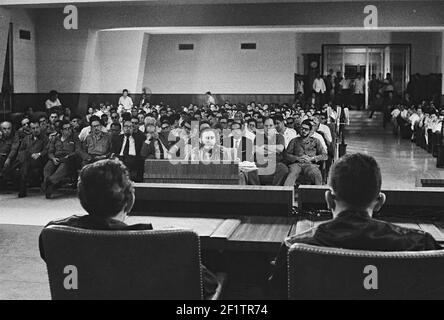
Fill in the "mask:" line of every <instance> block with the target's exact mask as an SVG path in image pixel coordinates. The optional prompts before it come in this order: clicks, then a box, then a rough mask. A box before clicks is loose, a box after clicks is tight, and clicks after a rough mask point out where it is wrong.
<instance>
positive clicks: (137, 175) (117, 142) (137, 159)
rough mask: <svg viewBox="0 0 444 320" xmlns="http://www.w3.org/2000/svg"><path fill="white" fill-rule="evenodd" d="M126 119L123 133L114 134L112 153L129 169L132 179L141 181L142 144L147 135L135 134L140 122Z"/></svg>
mask: <svg viewBox="0 0 444 320" xmlns="http://www.w3.org/2000/svg"><path fill="white" fill-rule="evenodd" d="M133 119H134V118H132V119H131V120H125V121H124V122H123V134H120V135H118V136H114V137H113V139H112V153H113V154H114V155H115V156H117V157H118V158H119V159H120V160H121V161H122V162H123V163H124V164H125V165H126V166H127V167H128V169H129V171H130V175H131V179H132V180H134V181H136V182H139V181H142V176H143V161H142V157H141V150H142V145H143V142H144V140H145V136H144V134H143V133H142V134H141V135H138V134H135V129H137V130H138V128H139V122H138V121H137V123H135V122H133Z"/></svg>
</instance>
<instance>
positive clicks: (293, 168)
mask: <svg viewBox="0 0 444 320" xmlns="http://www.w3.org/2000/svg"><path fill="white" fill-rule="evenodd" d="M312 128H313V124H312V123H311V121H310V120H304V121H303V122H302V124H301V136H300V137H297V138H294V139H293V140H291V141H290V143H289V144H288V148H287V152H286V154H285V159H286V161H287V163H288V168H289V173H288V176H287V179H286V180H285V182H284V185H285V186H291V187H293V186H294V184H295V183H296V180H297V179H298V178H299V176H300V175H301V174H302V175H304V176H307V177H309V178H310V179H311V180H312V181H313V182H314V184H316V185H321V184H322V174H321V171H320V170H319V166H318V165H317V164H316V163H317V162H319V161H325V160H327V158H328V157H327V151H326V150H325V149H324V148H323V147H322V145H321V143H320V142H319V140H318V139H316V138H314V137H312V136H310V132H311V130H312Z"/></svg>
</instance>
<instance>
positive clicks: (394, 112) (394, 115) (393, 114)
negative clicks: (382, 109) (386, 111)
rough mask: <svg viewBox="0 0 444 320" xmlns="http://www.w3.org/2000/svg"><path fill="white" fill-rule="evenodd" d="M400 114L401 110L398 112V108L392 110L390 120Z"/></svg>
mask: <svg viewBox="0 0 444 320" xmlns="http://www.w3.org/2000/svg"><path fill="white" fill-rule="evenodd" d="M400 113H401V110H399V109H398V108H396V109H393V111H392V112H391V115H392V118H397V117H398V116H399V114H400Z"/></svg>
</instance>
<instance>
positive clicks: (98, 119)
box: [89, 115, 102, 126]
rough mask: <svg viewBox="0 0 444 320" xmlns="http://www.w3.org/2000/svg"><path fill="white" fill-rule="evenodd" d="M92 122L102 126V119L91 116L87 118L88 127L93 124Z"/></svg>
mask: <svg viewBox="0 0 444 320" xmlns="http://www.w3.org/2000/svg"><path fill="white" fill-rule="evenodd" d="M94 121H99V122H100V124H102V119H100V118H99V117H98V116H95V115H94V116H91V117H90V118H89V125H90V126H92V123H93V122H94Z"/></svg>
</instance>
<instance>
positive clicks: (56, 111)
mask: <svg viewBox="0 0 444 320" xmlns="http://www.w3.org/2000/svg"><path fill="white" fill-rule="evenodd" d="M390 79H391V77H390V75H387V77H386V79H385V82H384V81H382V80H381V79H379V78H372V81H373V82H371V84H372V88H371V90H373V91H372V92H371V94H372V97H371V100H372V103H374V101H375V99H376V100H377V99H378V96H382V97H383V100H384V108H383V109H382V110H383V112H384V113H385V114H386V116H387V115H388V117H389V118H391V122H392V124H393V129H394V133H396V134H398V133H399V134H400V135H401V137H402V138H409V139H411V140H412V141H414V142H416V143H417V144H418V145H420V146H421V147H423V148H425V149H426V150H428V151H430V152H431V153H432V154H433V155H434V156H436V155H437V146H438V144H441V141H442V140H443V139H442V133H441V132H442V121H443V119H444V111H442V110H440V109H439V108H438V107H437V106H436V104H435V102H434V101H433V100H431V101H429V102H427V101H425V100H421V101H418V103H417V104H412V101H414V100H415V99H410V94H407V95H406V97H405V99H404V100H402V102H401V100H400V99H398V97H396V93H395V92H394V90H391V89H390V88H391V82H392V80H390ZM321 80H322V81H323V82H324V84H326V91H325V92H324V89H323V87H322V81H321ZM358 80H359V81H361V80H362V78H361V79H358ZM358 80H353V79H352V78H350V77H349V76H348V77H346V79H345V80H344V78H343V77H342V75H341V73H339V74H335V73H334V71H333V70H330V72H329V74H328V75H327V77H324V78H322V77H320V76H319V77H318V78H317V79H316V81H317V84H316V86H315V87H316V92H315V95H314V97H315V101H314V103H312V102H310V99H308V100H304V99H301V95H299V96H298V97H296V99H295V102H294V103H293V104H292V105H289V104H276V103H261V102H255V101H250V102H249V103H247V104H242V103H238V104H236V103H231V102H230V101H228V100H226V101H224V102H223V104H216V103H210V104H208V105H205V104H204V105H202V106H198V105H196V104H191V103H190V104H188V105H182V106H169V105H165V104H164V103H162V102H160V103H150V102H149V101H148V97H147V96H146V95H145V96H143V97H142V99H141V100H140V101H139V100H138V101H139V103H138V104H137V105H134V104H133V103H132V99H131V97H129V95H128V91H127V90H123V94H122V96H121V97H120V99H119V101H118V103H117V105H118V106H117V107H114V106H113V105H112V104H111V103H109V102H107V101H106V102H93V103H91V104H89V105H88V106H87V112H86V116H85V117H84V118H85V119H86V120H88V121H86V122H85V121H84V119H83V117H79V116H76V115H72V113H71V109H70V108H69V107H66V106H63V107H60V106H53V107H52V108H50V109H47V111H46V113H45V114H42V113H39V112H33V117H37V116H38V120H39V124H40V132H41V134H42V135H44V136H46V137H47V138H48V144H47V145H46V146H45V148H44V149H45V150H46V152H47V151H48V150H49V148H50V146H51V144H52V143H53V142H54V139H57V137H59V138H58V139H60V136H61V135H63V123H66V121H70V124H71V128H70V130H71V131H72V134H73V136H76V137H78V138H79V140H80V145H81V150H80V151H79V152H77V158H78V159H77V161H79V162H80V165H79V168H80V167H81V166H82V165H85V164H87V163H89V162H94V161H96V160H99V159H105V158H109V157H111V156H112V155H113V154H114V155H115V156H116V157H119V158H121V159H122V160H123V161H124V162H125V164H126V165H127V166H128V167H129V168H130V172H131V177H132V178H133V179H134V180H135V181H142V176H143V169H144V168H143V167H144V165H143V162H144V160H145V159H159V160H163V159H165V160H168V159H169V160H179V159H180V160H187V161H189V160H191V159H193V160H201V159H206V160H210V161H219V160H223V159H229V160H230V161H239V162H244V161H246V162H249V163H253V162H254V165H256V166H257V170H252V169H254V166H253V165H251V164H250V166H249V170H248V172H243V174H244V176H245V177H244V178H245V179H244V181H243V182H241V183H246V184H252V185H259V184H262V185H263V184H270V185H288V186H295V187H297V186H298V185H299V184H300V183H301V182H302V183H310V184H322V183H323V181H324V180H326V177H327V175H328V168H329V167H330V166H331V164H332V163H333V160H334V157H335V150H336V142H337V139H340V138H341V137H343V135H342V134H341V132H342V133H343V129H344V125H343V124H340V122H347V121H346V120H344V119H343V118H344V115H345V116H346V115H348V113H347V112H348V109H349V107H350V106H349V105H343V104H342V103H343V101H355V102H356V101H357V96H355V98H356V99H351V97H348V96H347V95H350V94H351V92H354V93H355V95H361V88H360V87H359V86H358V88H357V86H356V83H357V82H358ZM326 81H327V83H326ZM415 81H416V80H415ZM327 84H328V85H327ZM412 86H413V89H412V92H415V90H416V89H415V88H414V86H415V83H412ZM327 87H328V90H327ZM376 90H378V91H377V92H376ZM336 96H338V97H336ZM361 98H362V97H361V96H359V100H361ZM321 100H323V101H325V103H324V104H320V103H319V101H321ZM335 101H336V102H335ZM338 101H339V102H338ZM395 102H396V103H395ZM141 103H142V105H141ZM356 104H357V105H358V106H359V105H360V104H361V102H359V103H356ZM340 110H342V112H341V113H339V111H340ZM371 111H372V112H371V113H373V111H375V110H374V109H372V110H371ZM339 114H341V119H337V118H338V117H339ZM306 121H308V122H306ZM29 122H30V118H29V117H23V118H21V126H20V127H19V128H16V130H12V132H13V133H11V135H10V137H9V138H8V142H7V143H6V142H2V145H4V147H3V149H1V150H0V151H1V154H0V161H1V163H0V165H1V168H0V171H1V174H0V176H1V177H3V178H2V180H5V179H6V180H8V182H9V184H10V185H11V184H13V183H11V182H14V181H16V180H14V175H16V176H17V175H18V176H19V175H20V174H19V168H20V167H21V162H20V161H18V159H19V157H18V156H19V152H18V151H19V148H20V147H21V146H22V142H23V141H24V139H25V137H26V136H28V135H30V134H31V132H30V128H29ZM129 122H130V123H131V134H130V135H129V136H128V137H129V138H125V136H126V135H125V128H124V125H125V124H127V123H129ZM303 122H305V125H304V128H303V129H302V123H303ZM385 122H387V121H386V120H385ZM85 124H86V125H85ZM93 126H94V128H93ZM13 127H14V126H13ZM307 127H311V131H310V132H309V134H308V136H305V134H306V132H305V129H306V128H307ZM338 127H339V128H338ZM13 129H14V128H13ZM99 129H100V130H99ZM127 129H128V130H129V128H127ZM128 130H126V132H127V134H129V133H128ZM99 131H100V132H99ZM212 132H213V133H214V134H215V137H216V141H215V144H214V145H213V146H212V143H213V142H212V141H211V139H212V137H213V133H212ZM239 134H240V135H241V137H239ZM338 134H339V135H338ZM202 138H204V139H202ZM281 138H282V139H281ZM125 139H129V141H130V146H132V143H131V141H132V139H134V140H135V141H137V143H136V144H137V145H138V146H139V147H138V148H136V150H135V151H134V150H133V148H132V147H130V149H129V151H128V154H127V152H126V144H121V143H123V141H124V140H125ZM273 139H275V140H276V141H274V142H273V141H272V140H273ZM294 139H297V141H299V143H298V145H297V146H296V145H295V143H292V141H293V140H294ZM268 140H270V141H268ZM125 141H126V140H125ZM250 141H251V145H252V149H253V150H252V152H250V151H249V149H250ZM302 141H305V143H307V145H306V146H304V147H301V145H302V143H303V142H302ZM307 141H310V143H308V142H307ZM238 144H240V145H241V146H240V147H238ZM2 145H0V147H2ZM319 145H320V146H321V147H322V151H321V150H318V146H319ZM225 149H226V150H225ZM228 149H232V150H231V151H229V150H228ZM302 149H304V151H303V152H302V151H301V150H302ZM5 150H6V151H5ZM206 150H207V151H206ZM213 150H216V152H214V153H213ZM239 150H240V151H239ZM301 152H302V153H303V154H300V153H301ZM325 154H326V155H327V158H325ZM123 157H126V159H123ZM132 157H136V158H137V159H138V160H137V161H132V160H129V159H130V158H132ZM301 157H303V158H306V159H308V158H313V157H314V158H316V161H314V162H313V161H309V162H307V163H302V162H300V160H299V162H298V161H296V160H295V159H296V158H299V159H301ZM274 158H275V159H274ZM270 160H272V162H271V165H269V164H270V163H269V161H270ZM136 167H137V168H136ZM267 168H271V169H272V170H271V171H267V170H266V169H267ZM239 169H240V173H242V168H241V165H240V166H239ZM136 172H137V174H136ZM75 176H76V175H75V174H74V175H72V177H71V179H75ZM45 177H46V176H45ZM299 177H302V179H300V181H299V179H298V178H299ZM41 178H43V177H41ZM62 180H63V181H66V179H62ZM296 180H298V182H296ZM17 181H18V180H17ZM42 186H43V187H45V185H42ZM50 191H51V190H50ZM51 193H52V192H49V194H51Z"/></svg>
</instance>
